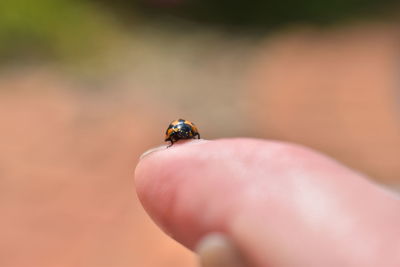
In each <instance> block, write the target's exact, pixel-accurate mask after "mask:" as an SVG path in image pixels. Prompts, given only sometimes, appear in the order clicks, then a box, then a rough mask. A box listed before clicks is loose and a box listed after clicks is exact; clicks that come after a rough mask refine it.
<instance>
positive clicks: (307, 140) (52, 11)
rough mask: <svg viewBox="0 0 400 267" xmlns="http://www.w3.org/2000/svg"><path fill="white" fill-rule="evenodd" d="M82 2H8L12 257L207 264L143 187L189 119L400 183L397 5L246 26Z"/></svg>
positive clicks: (7, 170) (24, 262)
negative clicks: (150, 157) (149, 211)
mask: <svg viewBox="0 0 400 267" xmlns="http://www.w3.org/2000/svg"><path fill="white" fill-rule="evenodd" d="M105 2H107V1H105ZM172 2H174V1H172ZM176 2H179V1H176ZM82 3H83V2H82ZM82 3H81V2H75V1H71V2H68V1H63V0H57V1H47V0H40V1H39V3H37V4H36V5H32V4H29V1H27V0H19V1H15V2H13V3H11V2H7V1H6V2H4V3H3V4H0V7H1V11H0V15H1V17H2V18H1V19H0V41H2V45H0V56H1V59H2V62H1V64H2V65H1V69H0V132H1V135H0V137H1V139H0V148H1V149H0V191H1V192H0V213H1V214H2V219H1V221H0V266H2V267H24V266H29V267H34V266H41V267H46V266H60V267H61V266H76V267H79V266H85V267H88V266H89V267H90V266H93V267H97V266H113V267H125V266H140V267H141V266H146V267H152V266H171V267H172V266H196V259H195V256H194V255H193V254H192V253H191V252H189V251H188V250H186V249H185V248H183V247H182V246H181V245H179V244H177V243H176V242H175V241H173V240H171V239H170V238H169V237H167V236H166V235H165V234H164V233H162V232H161V230H159V229H158V228H157V226H155V225H154V223H153V222H151V220H150V219H149V218H148V216H147V215H146V214H145V212H144V210H143V208H142V207H141V205H140V203H139V202H138V199H137V197H136V195H135V189H134V181H133V173H134V169H135V165H136V163H137V161H138V158H139V155H140V154H141V153H143V152H144V151H145V150H146V149H149V148H151V147H153V146H157V145H159V144H160V143H163V138H164V132H165V129H166V127H167V126H168V124H169V122H170V121H172V120H174V119H177V118H185V119H189V120H191V121H193V122H195V123H196V125H197V126H198V127H199V129H200V133H201V135H202V137H204V138H206V139H215V138H224V137H236V136H243V137H257V138H272V139H278V140H285V141H290V142H297V143H301V144H304V145H307V146H310V147H312V148H315V149H317V150H320V151H322V152H324V153H326V154H328V155H330V156H331V157H333V158H335V159H337V160H338V161H340V162H343V163H344V164H346V165H347V166H349V167H351V168H354V169H356V170H359V171H360V172H363V173H366V174H367V175H369V176H370V177H371V178H372V179H374V180H376V181H377V182H379V183H383V184H385V185H387V186H389V187H392V188H394V189H396V188H397V189H399V188H400V164H399V160H398V159H399V158H400V89H399V86H400V79H399V77H400V76H399V66H400V65H399V64H400V56H399V55H400V53H399V52H400V50H399V47H400V33H399V31H398V26H399V23H398V21H396V20H395V19H393V13H388V14H387V15H386V16H383V17H379V18H376V17H375V18H370V17H364V16H358V17H356V18H354V19H346V20H343V19H342V18H340V17H339V18H338V19H337V20H335V21H334V22H332V23H331V24H329V25H320V24H318V23H316V22H314V21H312V20H310V21H309V22H307V21H305V22H304V21H302V22H299V21H293V22H291V21H290V20H289V19H288V21H285V23H283V24H284V25H285V26H279V27H275V26H274V27H272V26H271V25H274V24H273V23H271V25H269V24H268V23H269V22H265V24H262V25H261V26H260V25H255V24H251V23H249V25H246V27H240V28H235V27H236V25H235V26H232V25H230V24H229V20H227V21H225V22H226V25H224V24H223V23H222V24H223V25H224V26H221V25H220V24H213V23H211V24H208V23H203V22H202V21H201V20H191V19H190V17H183V18H182V17H179V16H177V17H174V16H172V15H167V16H165V14H164V15H159V13H154V14H151V15H149V11H148V10H147V9H146V11H142V9H140V8H139V7H137V9H135V7H129V10H132V9H134V11H132V14H133V15H132V16H127V15H126V13H123V14H122V13H121V11H119V9H116V10H109V9H108V8H107V5H105V4H104V3H103V4H98V3H93V2H88V3H84V4H82ZM395 10H397V9H395ZM141 12H142V13H141ZM394 13H396V12H394ZM128 14H130V12H128ZM168 14H169V13H168ZM194 17H195V16H194ZM286 22H287V23H286ZM227 25H228V26H227ZM225 26H226V27H225Z"/></svg>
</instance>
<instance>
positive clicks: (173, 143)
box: [167, 140, 174, 148]
mask: <svg viewBox="0 0 400 267" xmlns="http://www.w3.org/2000/svg"><path fill="white" fill-rule="evenodd" d="M173 144H174V142H173V141H172V140H171V144H169V145H168V146H167V148H169V147H171V146H172V145H173Z"/></svg>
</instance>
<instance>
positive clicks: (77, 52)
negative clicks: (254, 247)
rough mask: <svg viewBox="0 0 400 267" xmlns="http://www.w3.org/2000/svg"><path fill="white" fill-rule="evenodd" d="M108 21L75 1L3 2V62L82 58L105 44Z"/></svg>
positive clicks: (0, 27) (89, 6)
mask: <svg viewBox="0 0 400 267" xmlns="http://www.w3.org/2000/svg"><path fill="white" fill-rule="evenodd" d="M108 31H109V25H108V21H107V19H106V17H105V16H104V14H103V13H102V11H100V10H99V9H97V8H96V7H95V6H93V5H92V4H90V3H87V2H85V1H82V0H80V1H74V0H35V1H32V0H5V1H0V59H1V63H2V64H4V63H7V62H8V61H10V60H16V59H17V60H23V61H27V60H30V59H43V58H52V59H66V58H79V57H81V56H83V55H85V54H86V53H87V52H88V51H95V50H97V49H99V48H101V46H102V45H103V44H104V41H105V37H104V34H105V33H107V32H108Z"/></svg>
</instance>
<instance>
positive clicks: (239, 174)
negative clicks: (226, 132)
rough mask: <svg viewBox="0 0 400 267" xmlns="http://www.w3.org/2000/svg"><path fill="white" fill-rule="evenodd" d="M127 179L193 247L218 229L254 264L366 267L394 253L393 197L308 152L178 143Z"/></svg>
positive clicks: (247, 142) (272, 145) (263, 145)
mask: <svg viewBox="0 0 400 267" xmlns="http://www.w3.org/2000/svg"><path fill="white" fill-rule="evenodd" d="M135 176H136V188H137V192H138V195H139V198H140V200H141V201H142V204H143V206H144V207H145V209H146V210H147V211H148V213H149V214H150V216H151V217H152V218H153V219H154V220H155V221H156V223H158V224H159V225H160V227H161V228H163V229H164V230H165V231H166V232H167V233H169V234H170V235H171V236H172V237H173V238H175V239H176V240H178V241H179V242H181V243H182V244H184V245H185V246H187V247H189V248H192V249H193V248H194V247H195V245H196V244H197V242H198V241H199V240H200V239H201V237H203V236H204V235H205V234H207V233H209V232H221V233H224V234H226V235H227V236H229V237H230V238H231V240H232V241H233V242H234V243H235V244H236V245H237V246H238V248H239V249H240V250H241V251H242V252H243V253H244V254H245V255H246V256H247V257H248V258H251V259H253V260H254V262H255V264H258V265H261V266H262V265H265V264H270V265H271V266H282V265H288V264H289V265H290V264H299V263H304V264H315V263H319V264H322V265H323V264H326V263H329V264H332V263H333V264H334V263H336V264H339V265H340V264H341V263H343V261H344V260H347V261H348V262H347V263H353V264H355V263H357V264H364V263H365V264H366V265H365V266H370V265H371V263H373V264H375V263H377V261H378V260H379V259H382V258H390V259H391V260H397V259H393V256H391V257H390V255H400V254H398V252H399V251H396V250H398V247H399V246H397V247H396V246H395V244H397V245H398V242H399V241H397V239H396V238H395V237H398V236H400V232H399V227H398V225H399V223H400V218H399V216H400V212H399V203H398V202H399V201H398V199H397V198H396V197H395V196H393V195H392V194H391V193H389V192H386V191H384V190H383V189H381V188H379V187H378V186H376V185H374V184H372V183H371V182H369V181H368V180H366V179H365V178H364V177H363V176H362V175H360V174H358V173H356V172H354V171H351V170H349V169H347V168H345V167H343V166H342V165H340V164H338V163H337V162H335V161H333V160H331V159H329V158H327V157H325V156H323V155H320V154H318V153H316V152H313V151H311V150H308V149H306V148H302V147H299V146H295V145H291V144H283V143H277V142H266V141H260V140H252V139H230V140H229V139H227V140H218V141H209V142H190V143H187V144H176V145H174V146H172V147H170V148H168V149H161V150H158V151H156V152H153V153H151V154H149V155H147V156H146V157H144V158H143V159H142V160H141V161H140V162H139V164H138V166H137V168H136V174H135ZM388 244H390V245H391V246H388ZM310 252H312V253H310ZM394 253H397V254H394ZM350 256H352V257H350ZM350 258H351V259H350ZM335 260H336V262H335ZM351 261H354V262H351ZM379 263H381V262H379Z"/></svg>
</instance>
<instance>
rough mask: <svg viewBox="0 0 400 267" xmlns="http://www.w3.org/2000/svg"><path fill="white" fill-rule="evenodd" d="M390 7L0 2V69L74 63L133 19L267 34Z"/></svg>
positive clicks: (387, 1)
mask: <svg viewBox="0 0 400 267" xmlns="http://www.w3.org/2000/svg"><path fill="white" fill-rule="evenodd" d="M395 2H396V1H394V0H381V1H378V0H363V1H360V0H337V1H322V0H308V1H296V0H286V1H277V0H269V1H244V0H219V1H213V0H202V1H200V0H136V1H135V0H133V1H124V0H115V1H111V0H100V1H93V0H35V1H33V0H3V1H0V61H1V63H0V65H4V64H6V63H8V62H10V61H15V60H23V61H27V60H28V61H29V60H31V59H34V60H36V59H52V60H54V59H61V60H71V59H72V60H77V59H80V58H82V57H85V56H88V55H91V54H95V53H96V52H98V51H101V50H102V49H104V48H107V47H108V46H112V43H113V42H114V41H115V40H118V34H120V36H121V33H119V31H118V29H119V26H118V25H124V24H125V23H126V22H128V23H130V24H133V23H136V21H133V20H132V17H136V15H137V16H139V17H141V18H142V20H141V21H142V22H139V23H143V21H146V18H147V19H148V20H149V21H151V20H154V18H164V19H165V16H167V17H169V18H171V16H173V17H179V18H185V19H186V20H189V21H197V22H200V25H208V26H210V25H211V26H214V25H222V26H227V27H232V26H240V27H247V29H255V28H257V29H260V28H261V29H267V30H269V29H271V28H274V27H276V26H279V25H285V24H288V23H298V22H302V23H304V22H305V23H332V22H337V21H340V20H342V19H345V18H352V17H357V16H360V15H367V14H374V15H377V14H379V13H380V12H381V11H382V12H383V11H385V10H388V9H389V8H390V7H391V6H392V4H393V3H395ZM378 11H379V12H378ZM133 14H135V15H133ZM143 18H145V19H144V20H143ZM123 34H125V33H122V35H123ZM127 34H132V33H127ZM114 37H115V38H114Z"/></svg>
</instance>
